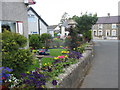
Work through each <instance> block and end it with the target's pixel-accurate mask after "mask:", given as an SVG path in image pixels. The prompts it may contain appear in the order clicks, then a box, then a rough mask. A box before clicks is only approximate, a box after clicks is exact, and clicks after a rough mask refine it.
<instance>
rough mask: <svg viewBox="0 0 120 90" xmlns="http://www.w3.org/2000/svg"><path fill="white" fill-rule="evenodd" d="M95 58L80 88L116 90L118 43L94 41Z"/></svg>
mask: <svg viewBox="0 0 120 90" xmlns="http://www.w3.org/2000/svg"><path fill="white" fill-rule="evenodd" d="M95 43H96V44H95V47H94V49H95V57H94V62H93V66H92V68H91V70H90V71H89V73H88V75H87V76H86V78H85V80H84V82H83V84H82V86H81V88H118V41H117V40H105V41H102V40H98V41H95Z"/></svg>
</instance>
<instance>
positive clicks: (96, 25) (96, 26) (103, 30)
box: [92, 24, 118, 39]
mask: <svg viewBox="0 0 120 90" xmlns="http://www.w3.org/2000/svg"><path fill="white" fill-rule="evenodd" d="M102 25H103V28H101V29H99V28H98V24H95V25H94V26H93V33H92V35H93V39H104V38H106V39H117V36H118V28H115V29H113V28H112V24H102ZM116 25H118V24H116ZM99 30H102V37H99V36H98V31H99ZM107 30H110V36H106V31H107ZM112 30H116V37H113V36H112ZM94 31H97V36H94Z"/></svg>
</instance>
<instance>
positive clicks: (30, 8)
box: [28, 7, 48, 26]
mask: <svg viewBox="0 0 120 90" xmlns="http://www.w3.org/2000/svg"><path fill="white" fill-rule="evenodd" d="M29 10H31V11H32V12H33V13H34V14H35V15H36V16H37V17H38V18H39V19H40V20H41V21H42V22H43V23H44V24H45V25H46V26H48V24H47V23H46V22H45V21H44V20H43V19H42V18H41V17H40V16H39V15H38V14H37V12H36V11H35V10H34V9H33V8H32V7H29V8H28V11H29Z"/></svg>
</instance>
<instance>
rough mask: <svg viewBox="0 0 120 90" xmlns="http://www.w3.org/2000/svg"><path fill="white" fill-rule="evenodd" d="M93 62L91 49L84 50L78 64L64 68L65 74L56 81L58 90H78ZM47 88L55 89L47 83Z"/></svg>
mask: <svg viewBox="0 0 120 90" xmlns="http://www.w3.org/2000/svg"><path fill="white" fill-rule="evenodd" d="M92 61H93V50H92V48H91V47H90V48H86V51H85V52H84V53H83V57H82V58H81V59H80V60H79V61H78V63H76V64H73V65H71V66H69V67H68V68H65V69H64V70H65V73H63V74H60V75H59V76H58V77H57V79H59V81H58V88H78V87H80V84H81V83H82V81H83V80H84V77H85V76H86V74H87V72H88V71H89V69H90V67H91V64H92ZM46 86H47V88H55V86H53V85H51V84H50V83H47V85H46Z"/></svg>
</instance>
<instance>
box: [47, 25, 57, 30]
mask: <svg viewBox="0 0 120 90" xmlns="http://www.w3.org/2000/svg"><path fill="white" fill-rule="evenodd" d="M57 26H58V25H50V26H48V29H55V28H56V27H57Z"/></svg>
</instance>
